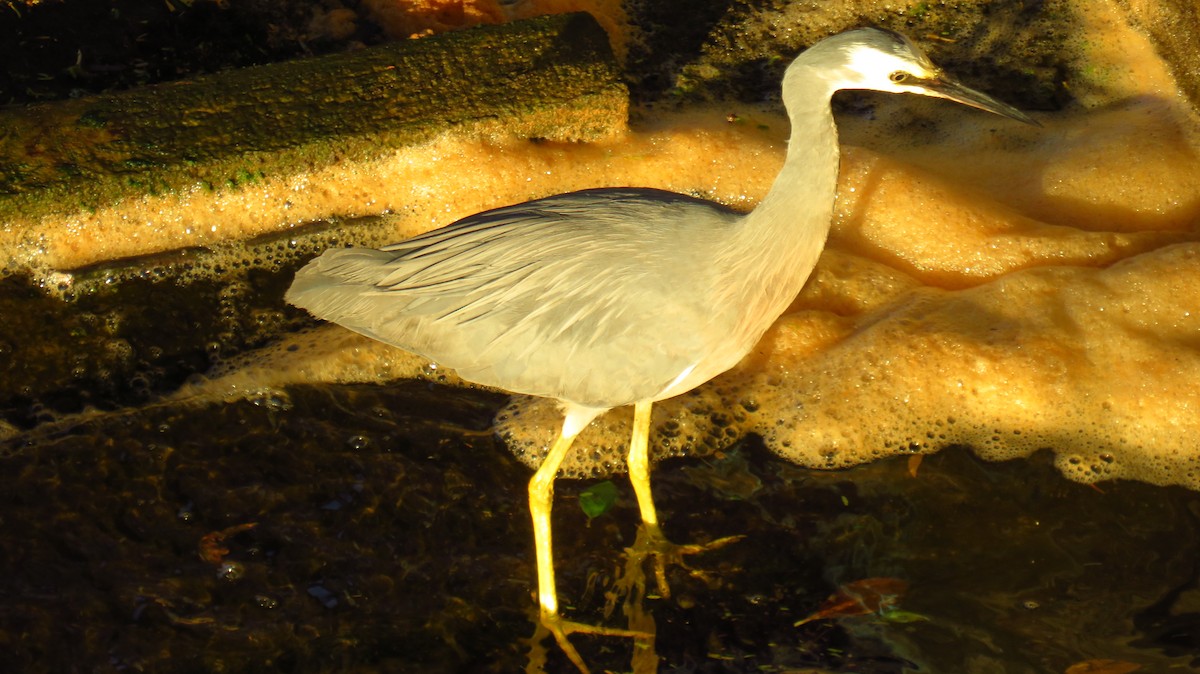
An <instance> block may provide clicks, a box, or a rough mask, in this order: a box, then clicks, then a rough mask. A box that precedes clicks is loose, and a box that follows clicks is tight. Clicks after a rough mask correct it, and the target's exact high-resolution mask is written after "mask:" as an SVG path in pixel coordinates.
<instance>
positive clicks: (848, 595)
mask: <svg viewBox="0 0 1200 674" xmlns="http://www.w3.org/2000/svg"><path fill="white" fill-rule="evenodd" d="M907 590H908V583H907V582H906V581H903V580H900V579H899V578H864V579H863V580H856V581H854V582H853V583H847V584H845V585H843V586H841V587H840V588H838V591H837V592H836V593H834V594H831V595H829V598H828V599H826V600H825V603H823V604H821V607H820V608H819V609H817V611H816V612H815V613H813V614H812V615H810V616H808V617H807V618H804V619H802V620H799V621H797V622H796V623H794V625H793V626H794V627H799V626H800V625H803V624H804V623H808V622H812V621H814V620H826V619H829V618H844V617H846V616H856V615H870V614H872V613H876V614H880V615H882V614H883V613H885V612H887V611H889V610H893V609H895V607H896V605H897V604H898V603H899V601H900V597H901V595H903V594H904V593H905V591H907Z"/></svg>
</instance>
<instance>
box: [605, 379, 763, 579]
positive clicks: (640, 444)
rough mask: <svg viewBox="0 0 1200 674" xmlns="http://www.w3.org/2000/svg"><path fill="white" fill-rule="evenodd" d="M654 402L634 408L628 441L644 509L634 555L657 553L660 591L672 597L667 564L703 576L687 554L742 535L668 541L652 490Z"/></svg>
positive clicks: (636, 488) (633, 476) (631, 476)
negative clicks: (690, 565)
mask: <svg viewBox="0 0 1200 674" xmlns="http://www.w3.org/2000/svg"><path fill="white" fill-rule="evenodd" d="M652 405H653V403H650V402H640V403H637V404H635V405H634V407H633V437H632V438H630V440H629V455H628V457H627V458H626V463H627V464H628V466H629V481H630V482H631V483H632V484H633V493H634V494H636V495H637V502H638V509H639V510H641V512H642V526H641V528H640V529H639V531H638V537H637V540H636V541H635V542H634V545H633V548H630V552H631V554H633V555H634V556H635V557H641V558H643V559H644V558H645V556H646V555H653V556H654V577H655V580H656V581H657V582H658V591H659V593H661V594H662V596H664V597H670V596H671V586H670V585H668V584H667V571H666V566H667V563H668V562H670V563H673V564H678V565H679V566H682V567H684V568H685V569H688V570H689V571H692V573H693V574H697V575H703V574H701V573H700V572H697V571H694V570H692V569H689V568H688V566H687V565H686V564H684V563H683V556H684V555H693V554H696V553H699V552H704V551H707V550H714V549H716V548H720V547H723V546H725V545H728V544H730V543H732V542H734V541H737V540H740V539H741V538H742V537H741V536H726V537H725V538H721V539H718V540H715V541H712V542H711V543H706V544H703V545H695V544H693V545H677V544H675V543H672V542H670V541H668V540H667V538H666V536H664V535H663V533H662V528H661V527H659V525H658V512H657V511H656V510H655V508H654V497H653V496H652V495H651V493H650V458H649V446H650V409H651V406H652Z"/></svg>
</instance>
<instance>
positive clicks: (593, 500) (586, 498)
mask: <svg viewBox="0 0 1200 674" xmlns="http://www.w3.org/2000/svg"><path fill="white" fill-rule="evenodd" d="M616 502H617V485H615V484H613V483H612V480H605V481H604V482H600V483H598V484H594V485H592V486H590V487H588V488H587V489H584V490H583V492H582V493H580V494H579V507H580V508H582V509H583V514H584V515H587V516H588V519H589V520H590V519H595V518H596V517H599V516H600V515H603V514H604V513H606V512H608V509H609V508H611V507H612V506H613V504H614V503H616Z"/></svg>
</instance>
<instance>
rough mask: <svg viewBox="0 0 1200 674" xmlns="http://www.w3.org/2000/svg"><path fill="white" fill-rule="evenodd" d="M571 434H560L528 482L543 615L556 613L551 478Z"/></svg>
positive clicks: (563, 454)
mask: <svg viewBox="0 0 1200 674" xmlns="http://www.w3.org/2000/svg"><path fill="white" fill-rule="evenodd" d="M574 441H575V436H574V435H559V436H558V440H555V441H554V446H552V447H551V448H550V453H549V454H547V455H546V460H545V461H543V462H542V465H541V467H539V468H538V470H537V472H536V473H534V474H533V479H531V480H529V514H530V516H531V517H533V544H534V551H535V553H536V554H537V571H538V603H539V604H540V605H541V607H542V614H543V615H545V614H557V613H558V593H557V591H556V590H555V587H554V556H553V554H552V553H551V549H552V547H553V545H552V542H551V530H550V509H551V508H552V507H553V505H554V476H555V475H557V474H558V466H559V465H560V464H561V463H562V460H563V457H564V456H566V455H567V450H568V449H570V448H571V443H573V442H574Z"/></svg>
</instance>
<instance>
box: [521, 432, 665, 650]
mask: <svg viewBox="0 0 1200 674" xmlns="http://www.w3.org/2000/svg"><path fill="white" fill-rule="evenodd" d="M601 411H602V410H593V409H586V408H568V410H567V418H566V420H565V421H564V422H563V429H562V432H561V433H560V434H559V436H558V439H557V440H555V441H554V445H553V446H551V447H550V453H549V454H547V455H546V459H545V461H543V462H542V465H541V466H540V467H539V468H538V470H537V472H536V473H534V474H533V478H532V479H531V480H529V514H530V517H532V518H533V542H534V552H535V554H536V556H537V574H538V604H539V605H540V608H541V610H540V613H541V622H542V625H544V626H545V627H546V629H547V630H549V631H550V633H551V634H553V635H554V640H555V641H557V642H558V645H559V647H560V648H562V650H563V652H564V653H565V654H566V655H567V658H569V659H570V660H571V662H572V663H574V664H575V666H576V667H578V668H579V671H580V672H583V673H584V674H587V672H588V668H587V665H585V664H584V663H583V658H582V657H580V655H579V652H578V651H576V650H575V647H574V646H572V645H571V642H570V641H568V640H567V635H568V634H571V633H574V632H585V633H590V634H603V635H609V636H620V637H645V636H646V635H645V634H643V633H642V632H636V631H632V630H620V629H614V628H608V627H599V626H595V625H585V624H582V623H576V622H572V621H569V620H563V619H562V617H561V616H560V615H559V613H558V592H557V590H556V588H555V585H554V554H553V545H552V542H551V541H552V537H551V527H550V510H551V508H552V507H553V504H554V478H555V476H556V475H557V474H558V467H559V465H560V464H562V460H563V457H565V456H566V455H567V450H569V449H570V448H571V444H572V443H573V442H574V441H575V437H576V436H577V435H579V432H580V431H582V430H583V428H584V427H586V426H587V425H588V424H589V423H591V420H592V419H594V418H595V417H596V415H597V414H599V413H600V412H601Z"/></svg>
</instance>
